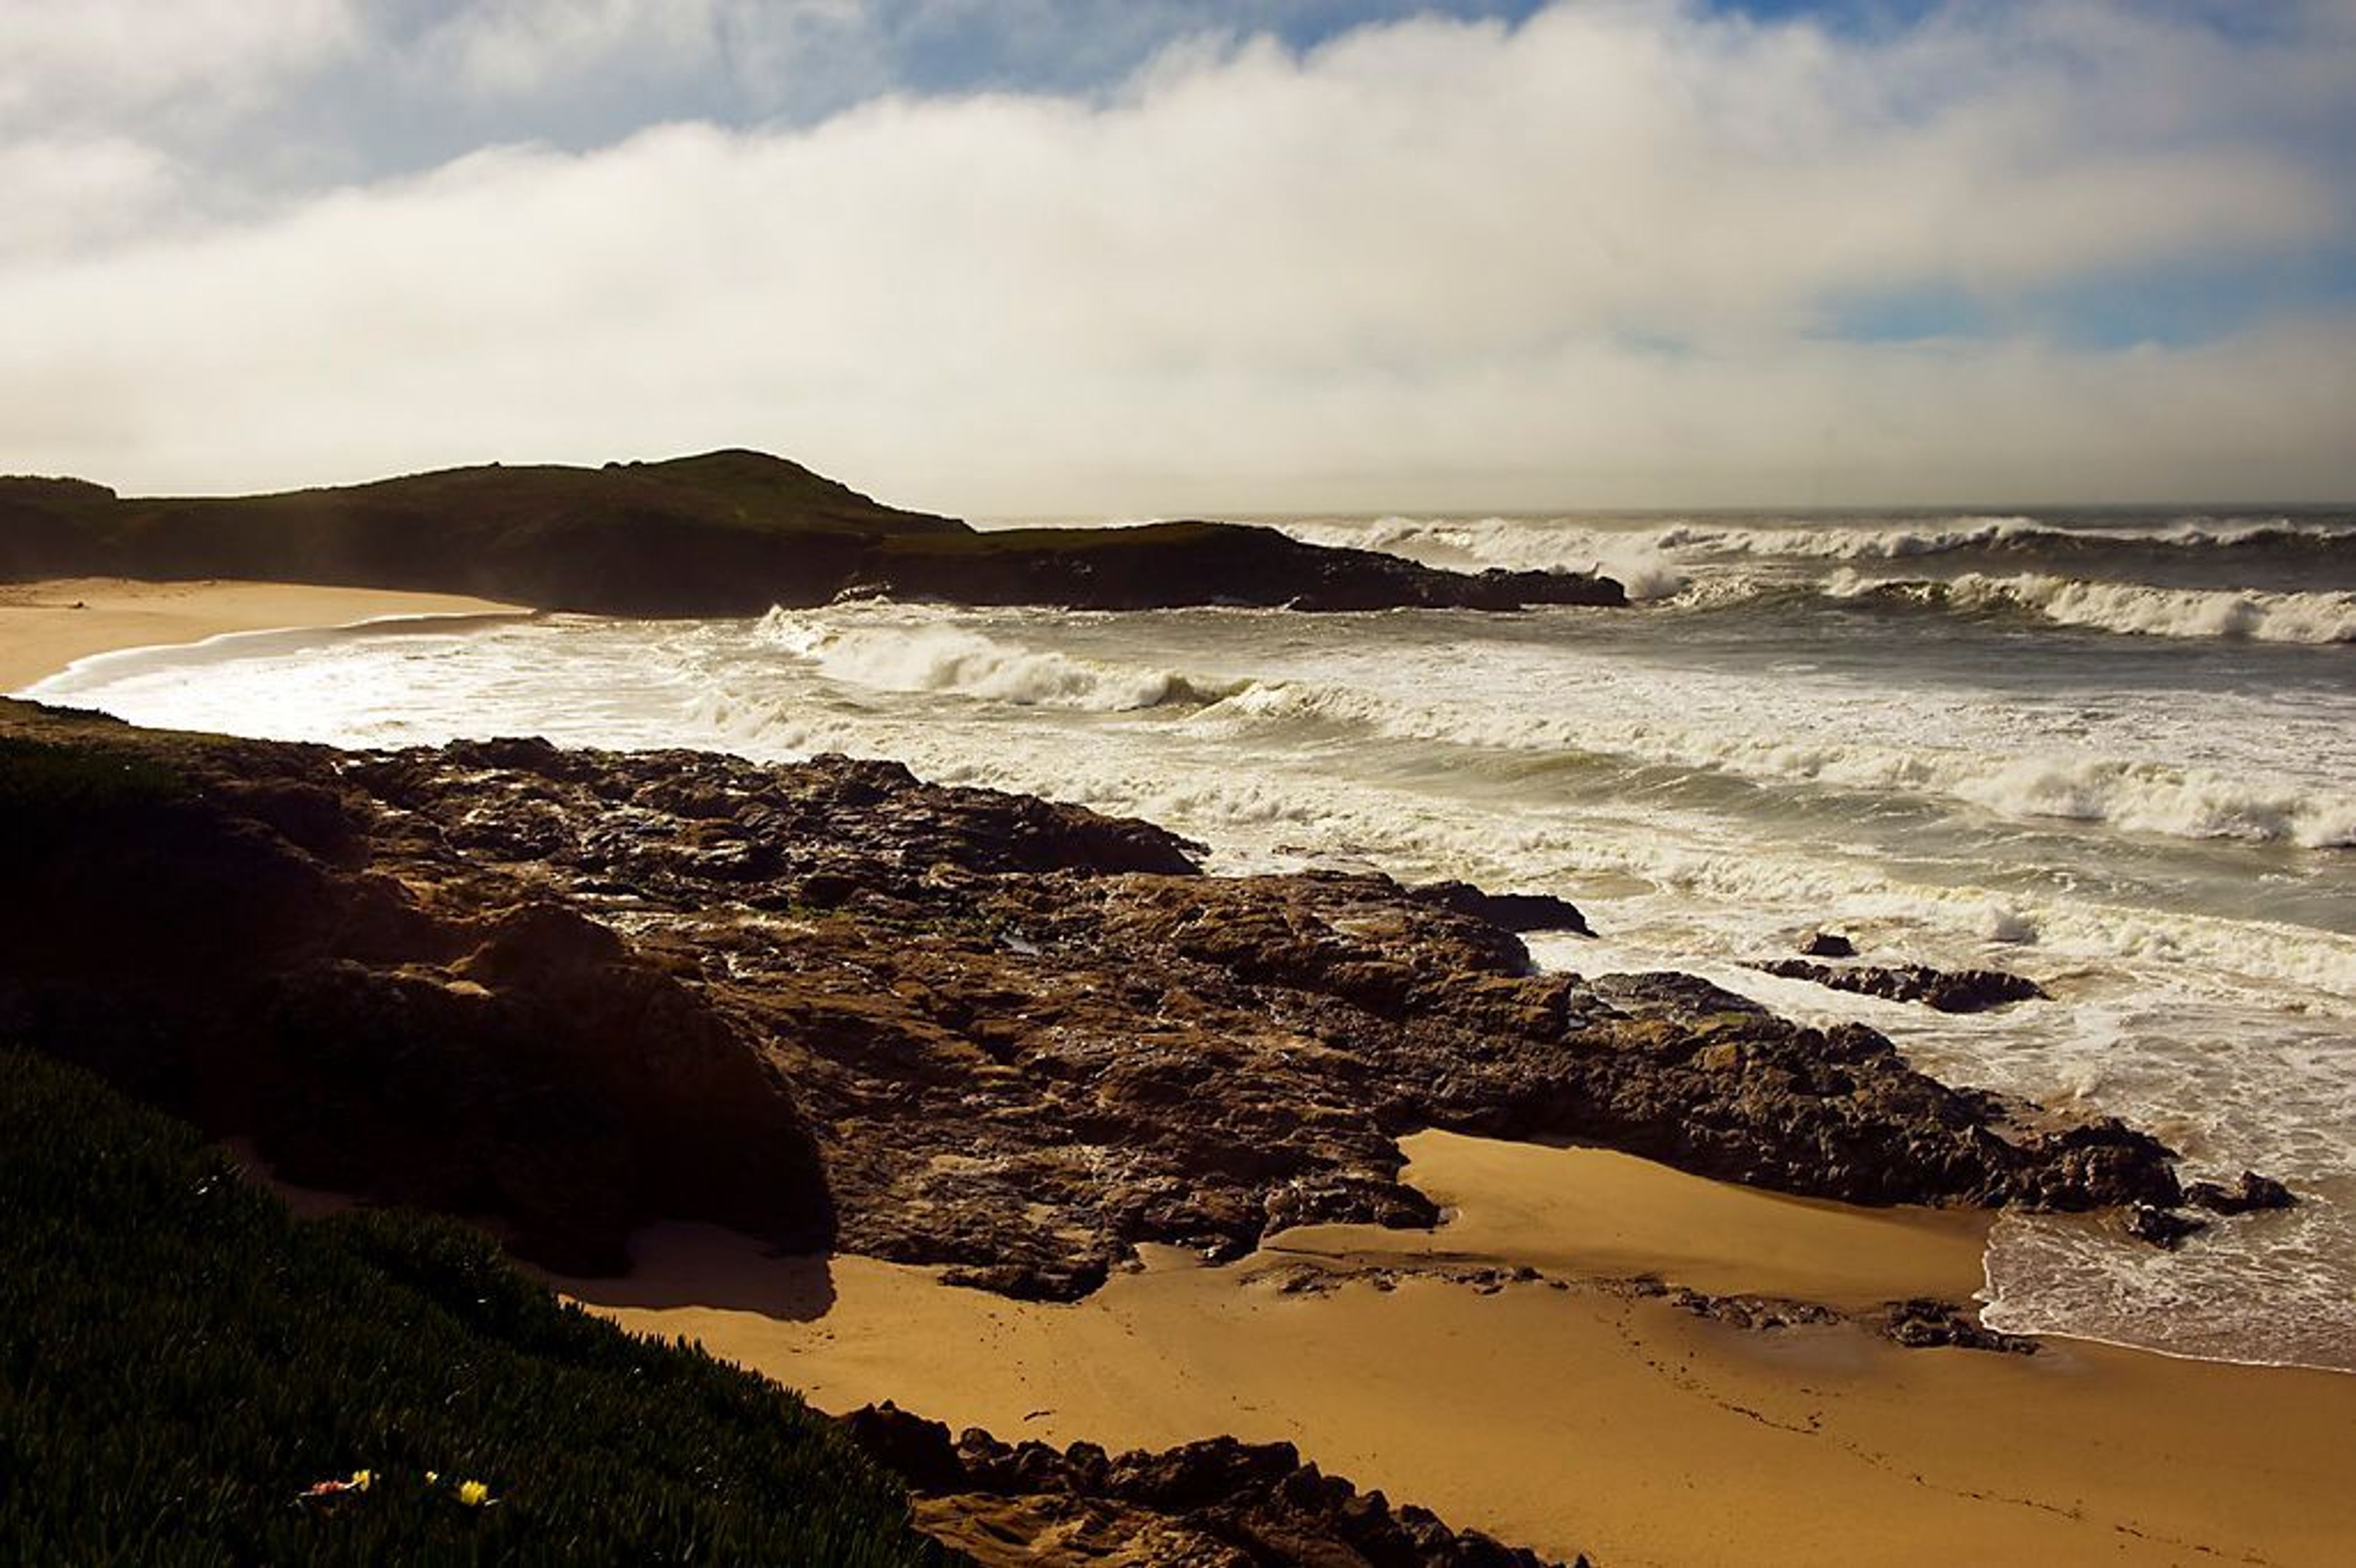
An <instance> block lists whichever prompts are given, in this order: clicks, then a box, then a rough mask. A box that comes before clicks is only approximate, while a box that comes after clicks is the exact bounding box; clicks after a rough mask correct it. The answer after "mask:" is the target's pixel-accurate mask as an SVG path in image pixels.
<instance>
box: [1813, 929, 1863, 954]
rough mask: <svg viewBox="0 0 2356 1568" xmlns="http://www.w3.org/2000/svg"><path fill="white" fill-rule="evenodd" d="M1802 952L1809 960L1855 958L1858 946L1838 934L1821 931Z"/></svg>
mask: <svg viewBox="0 0 2356 1568" xmlns="http://www.w3.org/2000/svg"><path fill="white" fill-rule="evenodd" d="M1800 952H1801V954H1802V955H1804V956H1805V957H1809V958H1854V957H1856V956H1857V944H1855V943H1853V942H1851V941H1850V940H1849V939H1848V938H1847V937H1846V936H1843V935H1841V934H1840V933H1837V932H1832V931H1819V932H1816V933H1814V934H1813V935H1811V936H1810V937H1809V938H1808V940H1807V943H1806V944H1805V945H1804V946H1803V947H1802V948H1801V949H1800Z"/></svg>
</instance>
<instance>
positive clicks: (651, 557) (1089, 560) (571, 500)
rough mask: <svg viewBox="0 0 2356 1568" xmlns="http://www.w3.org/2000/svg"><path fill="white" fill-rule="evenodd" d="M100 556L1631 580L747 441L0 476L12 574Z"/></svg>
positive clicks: (729, 585)
mask: <svg viewBox="0 0 2356 1568" xmlns="http://www.w3.org/2000/svg"><path fill="white" fill-rule="evenodd" d="M80 575H104V576H119V577H134V578H148V579H165V580H171V579H183V578H209V577H210V578H248V579H254V580H258V581H291V582H311V583H320V584H337V585H349V586H353V587H365V588H398V589H416V590H427V591H434V592H453V593H471V594H477V595H480V596H482V597H485V598H490V599H498V600H504V601H507V602H509V603H523V604H530V605H532V606H534V607H536V608H540V609H546V610H575V611H584V612H589V613H599V614H615V615H738V614H756V613H759V612H761V611H763V610H766V609H767V608H768V607H769V606H771V605H773V604H782V605H786V606H788V607H795V606H808V605H813V604H822V603H829V602H830V601H832V600H834V599H837V598H840V597H843V596H845V595H851V596H861V595H878V596H886V595H888V596H891V597H895V598H904V599H923V598H929V599H940V600H948V601H951V602H954V603H966V604H1041V605H1055V606H1064V607H1067V608H1072V609H1090V610H1135V609H1159V608H1169V607H1175V606H1181V605H1194V604H1238V605H1254V606H1268V607H1277V606H1286V607H1290V608H1293V609H1300V610H1372V609H1389V608H1398V607H1406V606H1419V607H1428V608H1435V609H1475V610H1514V609H1521V608H1525V607H1527V606H1530V605H1536V604H1622V603H1626V595H1625V593H1624V592H1623V591H1622V587H1621V585H1620V584H1619V583H1617V582H1615V581H1612V579H1610V578H1608V577H1602V576H1600V575H1596V574H1592V573H1583V572H1559V571H1485V572H1481V573H1478V574H1473V573H1466V572H1456V571H1441V570H1439V569H1437V568H1434V567H1428V566H1424V565H1421V564H1419V563H1417V562H1415V561H1410V560H1403V559H1401V558H1399V557H1398V556H1391V555H1385V554H1382V553H1380V552H1377V551H1374V550H1362V549H1335V548H1332V547H1327V546H1321V545H1312V544H1308V543H1304V542H1302V541H1301V540H1299V539H1292V538H1290V537H1289V536H1287V535H1285V534H1283V533H1280V532H1279V531H1278V530H1276V529H1274V528H1264V527H1258V526H1254V525H1248V524H1237V523H1215V522H1165V523H1152V524H1148V525H1145V526H1142V527H1135V528H1017V529H1004V530H981V529H977V528H973V527H971V526H970V525H969V524H967V523H964V522H961V521H959V520H958V519H956V518H953V517H937V516H934V515H932V514H930V513H925V512H912V511H905V510H902V509H901V508H899V507H891V506H887V505H885V504H883V502H880V501H877V500H874V499H873V498H872V497H870V496H864V495H862V494H860V493H859V492H858V491H856V490H853V489H851V488H850V487H849V486H848V485H841V484H839V483H837V482H836V481H834V480H832V479H829V478H826V477H825V476H823V475H819V474H815V473H812V472H811V471H810V470H809V469H807V468H805V467H803V466H801V465H800V464H797V463H792V462H789V461H787V460H786V459H784V458H781V457H773V456H770V455H767V454H766V453H757V452H745V451H723V452H712V453H704V454H702V455H701V456H696V457H681V458H674V459H671V460H669V461H667V462H660V463H609V464H605V466H604V467H602V468H577V467H563V466H555V465H546V466H531V467H509V466H505V465H502V464H489V465H487V466H482V467H473V468H452V469H445V470H443V471H440V472H437V473H431V474H417V475H407V476H404V477H402V478H397V479H383V480H379V481H376V482H375V483H372V484H367V485H340V486H333V487H328V488H322V489H312V490H295V491H287V492H284V493H282V494H276V495H265V496H205V497H124V496H117V495H116V494H115V493H114V492H113V491H112V490H110V489H108V488H106V487H105V486H103V485H94V484H91V483H88V482H87V481H83V480H78V479H31V478H0V578H7V577H13V578H36V577H61V576H80Z"/></svg>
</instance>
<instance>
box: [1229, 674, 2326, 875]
mask: <svg viewBox="0 0 2356 1568" xmlns="http://www.w3.org/2000/svg"><path fill="white" fill-rule="evenodd" d="M1190 722H1192V723H1194V724H1196V725H1198V726H1207V725H1215V724H1223V723H1224V724H1237V725H1255V724H1268V725H1278V724H1307V725H1319V726H1325V727H1337V726H1338V727H1351V728H1356V729H1360V730H1364V731H1370V732H1372V733H1375V734H1378V735H1381V736H1383V737H1385V738H1387V739H1393V740H1405V741H1425V742H1432V743H1440V744H1447V745H1456V746H1465V747H1472V748H1479V749H1485V750H1495V751H1515V752H1557V753H1565V754H1580V753H1583V754H1589V755H1604V756H1611V757H1615V758H1620V759H1623V760H1626V761H1631V762H1634V763H1642V764H1650V765H1654V766H1660V767H1669V768H1677V769H1686V770H1708V771H1710V772H1714V773H1722V774H1727V775H1730V776H1732V777H1735V778H1740V779H1744V780H1749V781H1751V782H1755V783H1764V784H1779V785H1792V784H1797V785H1804V786H1810V787H1816V788H1831V789H1839V790H1846V791H1855V792H1858V793H1864V794H1872V795H1890V794H1901V795H1916V796H1933V797H1942V798H1944V799H1947V800H1952V801H1959V802H1962V803H1964V804H1966V805H1975V806H1977V807H1979V808H1981V809H1983V810H1985V811H1987V812H1989V813H1991V814H1993V815H1995V816H2001V817H2005V818H2008V819H2010V820H2014V821H2022V822H2038V821H2054V820H2061V821H2070V822H2082V823H2090V824H2098V825H2101V826H2104V827H2111V828H2115V829H2118V830H2120V831H2124V832H2131V833H2148V834H2153V835H2156V836H2160V837H2174V838H2186V839H2239V840H2243V841H2246V842H2252V843H2266V844H2272V843H2288V844H2296V845H2298V846H2300V847H2302V848H2314V849H2329V848H2356V791H2349V790H2333V789H2329V788H2326V787H2322V786H2319V785H2313V784H2303V783H2299V782H2296V781H2291V780H2283V779H2267V778H2264V777H2249V776H2242V775H2228V774H2225V773H2221V772H2216V771H2212V770H2207V769H2201V768H2188V767H2178V766H2174V765H2171V764H2168V763H2157V762H2151V761H2147V760H2140V759H2129V758H2118V757H2102V756H2086V755H2081V754H2074V753H2069V752H2050V753H2040V752H2020V753H2014V754H2005V753H2003V752H1991V751H1988V750H1986V749H1980V748H1972V749H1965V748H1961V747H1955V748H1949V747H1938V746H1923V747H1908V746H1901V745H1896V744H1891V743H1888V742H1883V741H1834V740H1824V739H1814V738H1804V737H1799V736H1795V735H1793V734H1790V733H1786V732H1782V731H1777V732H1774V733H1766V734H1762V733H1759V732H1756V731H1741V730H1730V729H1727V728H1724V727H1720V726H1717V725H1700V724H1695V725H1685V724H1676V723H1672V722H1667V721H1663V720H1642V721H1638V720H1626V719H1598V718H1590V717H1580V718H1558V717H1549V716H1542V715H1535V714H1528V713H1516V712H1513V711H1500V710H1494V709H1492V710H1485V711H1484V710H1477V709H1465V708H1462V707H1453V706H1449V707H1433V706H1427V705H1423V704H1417V703H1408V702H1397V701H1393V700H1390V699H1384V698H1380V697H1376V696H1374V695H1371V694H1369V693H1366V692H1364V691H1359V690H1356V689H1354V688H1340V687H1328V686H1319V685H1314V684H1310V683H1293V682H1282V681H1264V682H1259V683H1256V684H1254V685H1252V686H1249V687H1248V688H1243V689H1240V690H1238V691H1237V693H1235V694H1234V695H1233V696H1230V697H1228V698H1226V699H1223V700H1221V701H1219V702H1217V703H1215V704H1213V705H1211V706H1209V707H1207V708H1205V709H1202V710H1201V711H1200V712H1199V713H1197V714H1195V715H1194V716H1193V718H1192V720H1190Z"/></svg>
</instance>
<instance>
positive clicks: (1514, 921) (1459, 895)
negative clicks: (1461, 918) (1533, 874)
mask: <svg viewBox="0 0 2356 1568" xmlns="http://www.w3.org/2000/svg"><path fill="white" fill-rule="evenodd" d="M1407 893H1408V897H1409V898H1412V899H1417V900H1419V901H1422V902H1424V903H1430V904H1438V905H1439V906H1440V908H1442V909H1452V910H1454V911H1455V912H1457V913H1459V914H1465V915H1471V916H1472V918H1473V919H1475V920H1485V921H1487V922H1488V923H1490V924H1492V925H1496V926H1502V927H1504V928H1505V930H1507V931H1511V932H1515V933H1524V932H1532V931H1571V932H1577V933H1579V934H1580V935H1581V936H1592V935H1594V934H1595V933H1593V932H1591V931H1590V930H1589V929H1588V928H1587V917H1586V916H1585V915H1583V914H1581V913H1580V912H1579V906H1578V905H1576V904H1574V903H1572V902H1571V901H1569V899H1562V898H1557V897H1555V896H1554V895H1553V894H1552V893H1490V892H1483V891H1481V890H1480V889H1479V888H1476V887H1474V886H1473V885H1472V883H1470V882H1425V883H1423V884H1422V885H1420V886H1419V887H1411V888H1409V889H1408V890H1407Z"/></svg>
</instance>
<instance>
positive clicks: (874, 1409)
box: [842, 1399, 967, 1492]
mask: <svg viewBox="0 0 2356 1568" xmlns="http://www.w3.org/2000/svg"><path fill="white" fill-rule="evenodd" d="M842 1424H844V1425H845V1426H847V1427H849V1428H850V1429H851V1437H852V1438H853V1439H854V1440H856V1441H857V1443H858V1444H859V1445H860V1446H861V1447H862V1448H864V1449H865V1450H867V1456H868V1457H869V1458H871V1459H873V1460H874V1461H875V1462H876V1463H877V1464H878V1465H881V1466H883V1468H885V1469H887V1470H889V1471H891V1472H892V1473H893V1474H894V1475H895V1476H897V1477H900V1478H901V1479H902V1480H904V1481H905V1482H906V1483H907V1484H908V1486H909V1487H910V1488H912V1489H913V1490H916V1491H920V1492H960V1491H963V1490H965V1488H966V1484H967V1483H966V1474H965V1465H964V1463H963V1462H962V1461H961V1460H959V1459H958V1445H957V1444H956V1443H955V1442H953V1441H952V1440H951V1439H950V1437H949V1429H948V1426H947V1425H946V1424H943V1423H941V1422H937V1421H926V1419H925V1418H924V1417H923V1416H921V1415H911V1414H909V1413H907V1412H906V1411H905V1410H902V1409H901V1408H900V1407H899V1406H898V1405H895V1404H894V1403H892V1402H891V1401H890V1400H888V1399H887V1400H885V1401H884V1402H883V1403H882V1404H880V1405H878V1404H868V1405H862V1406H861V1407H860V1408H859V1409H857V1410H854V1411H852V1412H851V1413H850V1414H849V1415H846V1416H844V1417H843V1418H842Z"/></svg>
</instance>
